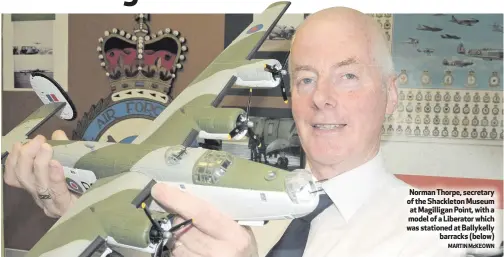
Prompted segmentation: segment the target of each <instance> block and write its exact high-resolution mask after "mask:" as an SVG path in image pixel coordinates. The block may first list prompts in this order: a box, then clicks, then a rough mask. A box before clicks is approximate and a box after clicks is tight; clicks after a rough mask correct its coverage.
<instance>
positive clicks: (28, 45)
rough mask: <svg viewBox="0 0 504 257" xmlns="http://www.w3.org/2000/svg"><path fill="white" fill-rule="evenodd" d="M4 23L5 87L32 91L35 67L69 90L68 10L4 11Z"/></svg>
mask: <svg viewBox="0 0 504 257" xmlns="http://www.w3.org/2000/svg"><path fill="white" fill-rule="evenodd" d="M2 26H3V28H2V29H3V32H2V36H3V48H2V50H3V53H2V57H3V71H2V77H3V83H2V85H3V90H5V91H32V88H31V85H30V82H29V75H30V73H31V72H34V71H37V72H42V73H44V74H45V75H47V76H49V77H51V78H54V79H56V80H57V81H58V82H60V84H61V85H62V87H63V89H64V90H65V91H67V90H68V87H67V84H68V83H67V81H68V79H67V77H68V15H67V14H4V15H3V20H2Z"/></svg>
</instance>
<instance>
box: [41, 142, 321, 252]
mask: <svg viewBox="0 0 504 257" xmlns="http://www.w3.org/2000/svg"><path fill="white" fill-rule="evenodd" d="M48 143H49V144H51V145H52V146H53V149H54V155H53V156H54V158H55V159H57V160H59V161H60V162H61V164H62V165H63V166H64V169H65V176H66V177H67V182H68V185H69V188H70V189H71V190H72V191H74V192H75V193H78V194H82V196H81V197H82V198H83V199H86V198H94V200H93V202H92V203H93V204H92V205H93V208H94V215H93V216H94V218H95V219H96V220H99V221H101V222H102V223H104V224H107V226H105V229H110V231H106V232H107V233H106V234H107V237H108V242H109V243H111V244H112V245H115V246H120V247H123V248H133V249H136V250H138V251H144V252H150V251H152V249H153V247H154V242H151V241H152V238H151V235H150V234H149V233H150V230H151V227H152V224H151V223H150V222H149V220H148V219H147V218H146V216H145V214H144V213H143V211H141V210H140V211H137V210H136V209H135V208H133V206H132V205H131V202H132V201H133V200H134V198H135V196H136V195H138V194H139V192H140V191H141V190H142V189H143V187H144V186H145V183H146V182H149V181H150V180H155V181H157V182H166V183H170V184H173V185H175V186H177V187H179V188H180V189H181V190H186V191H188V192H189V193H192V194H195V195H198V196H200V197H203V198H205V199H207V201H211V202H212V204H213V205H215V206H218V208H220V209H221V210H222V211H223V212H225V213H227V214H230V215H231V216H232V217H235V218H236V220H237V221H238V222H239V223H241V224H244V225H263V224H264V221H266V220H275V219H285V218H295V217H297V216H299V215H300V214H305V213H309V212H310V211H311V210H312V209H313V208H314V207H315V205H316V203H317V202H316V201H315V198H314V196H315V195H314V194H313V192H314V191H316V188H315V184H311V185H310V186H308V187H305V188H304V189H303V190H302V192H298V193H296V195H298V196H303V195H304V199H301V198H302V197H301V198H300V201H299V204H298V205H296V206H295V208H294V209H293V208H292V207H293V205H292V199H291V198H290V197H289V195H288V194H286V193H285V192H286V184H285V181H286V179H287V178H288V177H289V176H292V175H293V174H294V173H291V172H289V171H286V170H282V169H278V168H275V167H271V166H269V165H265V164H261V163H257V162H252V161H249V160H246V159H242V158H239V157H236V156H233V155H232V154H230V153H228V152H225V151H216V150H209V149H204V148H191V147H185V146H182V145H176V146H160V145H150V144H121V143H108V142H94V141H48ZM119 177H122V179H121V178H119ZM107 179H110V180H112V179H114V180H116V179H119V181H114V182H108V183H110V184H108V185H106V187H111V188H114V189H115V190H114V192H116V190H117V188H120V187H121V186H123V184H122V183H121V181H120V180H128V181H130V182H129V183H131V181H137V182H138V188H137V189H136V190H134V189H132V188H131V185H129V187H130V188H129V189H126V188H124V192H123V191H121V192H120V193H118V194H117V193H116V194H117V195H116V196H114V197H117V198H127V199H126V200H127V201H123V203H121V202H119V201H118V202H116V203H114V204H113V206H101V205H99V204H98V205H97V204H96V201H97V200H99V199H97V198H102V199H106V198H107V197H109V196H110V194H107V190H106V188H105V187H103V186H100V187H99V188H98V189H94V187H93V186H92V185H93V184H94V183H95V182H96V181H100V180H107ZM101 183H103V182H101ZM88 190H89V191H88ZM212 199H214V200H212ZM244 199H247V200H246V203H244V202H243V201H244ZM310 199H313V201H312V200H310ZM80 200H82V199H80ZM98 202H99V201H98ZM230 203H234V204H230ZM237 203H239V204H237ZM109 204H110V203H109ZM314 204H315V205H314ZM243 205H248V206H250V208H243ZM89 206H91V202H90V204H89ZM150 209H151V210H152V211H153V216H154V217H155V218H159V219H160V220H162V217H163V215H165V216H166V212H165V211H163V210H162V209H161V208H159V206H155V205H154V206H151V207H150ZM105 210H106V211H105ZM289 210H292V213H289ZM72 211H77V210H72ZM71 216H72V215H70V217H71ZM111 217H114V218H111ZM65 221H67V222H72V221H71V219H70V218H68V217H65V218H64V219H60V220H59V221H58V222H65ZM124 224H134V226H133V227H129V226H130V225H128V228H125V227H124ZM76 225H77V224H76ZM55 229H57V228H55ZM55 240H56V239H55Z"/></svg>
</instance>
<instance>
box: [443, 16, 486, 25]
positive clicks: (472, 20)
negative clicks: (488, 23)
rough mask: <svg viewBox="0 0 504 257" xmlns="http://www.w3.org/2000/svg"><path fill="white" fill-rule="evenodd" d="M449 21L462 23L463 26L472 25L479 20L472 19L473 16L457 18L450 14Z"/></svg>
mask: <svg viewBox="0 0 504 257" xmlns="http://www.w3.org/2000/svg"><path fill="white" fill-rule="evenodd" d="M450 21H451V22H453V23H457V24H459V25H464V26H472V25H473V24H476V23H478V22H479V20H477V19H474V18H471V19H463V20H459V19H457V18H455V15H452V18H451V20H450Z"/></svg>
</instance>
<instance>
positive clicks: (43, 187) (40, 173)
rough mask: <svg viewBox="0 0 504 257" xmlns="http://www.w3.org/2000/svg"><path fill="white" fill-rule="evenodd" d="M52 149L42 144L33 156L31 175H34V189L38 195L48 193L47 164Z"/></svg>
mask: <svg viewBox="0 0 504 257" xmlns="http://www.w3.org/2000/svg"><path fill="white" fill-rule="evenodd" d="M52 153H53V151H52V148H51V146H50V145H49V144H47V143H44V144H42V145H41V146H40V151H39V153H38V154H37V156H35V160H34V164H33V174H34V175H35V189H36V190H37V193H38V194H48V191H49V162H50V161H51V158H52Z"/></svg>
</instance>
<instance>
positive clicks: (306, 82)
mask: <svg viewBox="0 0 504 257" xmlns="http://www.w3.org/2000/svg"><path fill="white" fill-rule="evenodd" d="M311 82H312V79H309V78H304V79H301V83H303V84H310V83H311Z"/></svg>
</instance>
